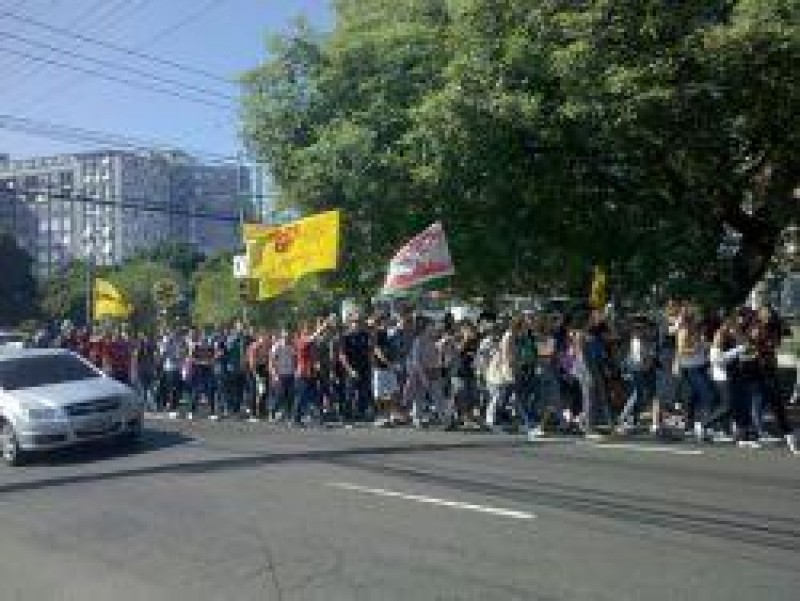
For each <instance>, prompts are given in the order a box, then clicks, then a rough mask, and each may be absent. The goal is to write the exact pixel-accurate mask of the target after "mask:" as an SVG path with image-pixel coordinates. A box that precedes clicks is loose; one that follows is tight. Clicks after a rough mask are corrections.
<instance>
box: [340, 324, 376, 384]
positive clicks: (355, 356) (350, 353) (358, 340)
mask: <svg viewBox="0 0 800 601" xmlns="http://www.w3.org/2000/svg"><path fill="white" fill-rule="evenodd" d="M369 351H370V344H369V334H367V333H366V332H362V331H359V332H350V333H348V334H345V335H344V336H343V337H342V352H343V353H344V356H345V357H347V362H348V363H349V364H350V367H352V368H353V369H354V370H356V371H357V372H358V373H359V374H365V373H369V366H370V356H369Z"/></svg>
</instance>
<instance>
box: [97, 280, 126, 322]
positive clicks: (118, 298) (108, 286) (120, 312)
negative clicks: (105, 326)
mask: <svg viewBox="0 0 800 601" xmlns="http://www.w3.org/2000/svg"><path fill="white" fill-rule="evenodd" d="M93 309H94V318H95V319H100V318H103V317H117V318H123V319H124V318H127V317H129V316H130V314H131V313H132V312H133V307H132V306H131V304H130V303H128V301H126V300H125V297H124V296H123V294H122V293H121V292H120V291H119V290H118V289H117V287H116V286H114V284H112V283H111V282H109V281H108V280H104V279H101V278H97V279H95V281H94V307H93Z"/></svg>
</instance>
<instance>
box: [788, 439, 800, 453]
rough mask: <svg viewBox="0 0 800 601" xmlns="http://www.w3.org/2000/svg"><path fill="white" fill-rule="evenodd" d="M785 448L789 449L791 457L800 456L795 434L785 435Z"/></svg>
mask: <svg viewBox="0 0 800 601" xmlns="http://www.w3.org/2000/svg"><path fill="white" fill-rule="evenodd" d="M786 446H787V447H789V452H790V453H791V454H792V455H800V451H798V449H797V435H795V434H787V435H786Z"/></svg>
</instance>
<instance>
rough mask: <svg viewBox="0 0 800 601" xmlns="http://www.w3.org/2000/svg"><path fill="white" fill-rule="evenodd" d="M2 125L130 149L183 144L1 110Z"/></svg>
mask: <svg viewBox="0 0 800 601" xmlns="http://www.w3.org/2000/svg"><path fill="white" fill-rule="evenodd" d="M0 129H5V130H8V131H15V132H19V133H24V134H28V135H33V136H38V137H43V138H47V139H50V140H55V141H58V142H66V143H71V144H74V143H90V144H99V145H107V146H109V147H116V148H121V149H127V150H153V149H156V150H164V151H169V150H173V151H175V150H180V149H181V145H180V144H174V143H169V144H165V143H164V142H157V141H153V140H146V139H143V138H136V137H132V136H127V135H120V134H113V133H108V132H102V131H96V130H90V129H85V128H80V127H75V126H70V125H63V124H58V123H52V122H47V121H38V120H35V119H29V118H27V117H19V116H15V115H6V114H2V113H0ZM185 152H186V153H187V154H190V155H193V156H199V157H206V158H211V159H213V160H215V161H217V162H219V163H232V162H235V161H237V157H233V156H227V155H222V154H218V153H214V152H210V151H202V150H193V149H187V150H185Z"/></svg>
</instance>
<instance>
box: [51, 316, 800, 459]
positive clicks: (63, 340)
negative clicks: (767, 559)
mask: <svg viewBox="0 0 800 601" xmlns="http://www.w3.org/2000/svg"><path fill="white" fill-rule="evenodd" d="M784 334H785V332H784V328H783V326H782V324H781V322H780V320H779V319H778V318H777V316H776V315H775V313H774V312H772V311H770V310H769V309H764V310H762V311H760V312H755V311H751V310H749V309H740V310H738V311H736V312H733V313H731V314H729V315H710V314H703V313H702V312H701V311H699V310H698V309H697V308H695V307H693V306H691V305H690V304H688V303H680V302H671V303H669V305H668V306H667V307H666V309H665V311H663V312H662V313H659V314H658V315H644V314H640V315H633V316H630V317H627V318H626V319H624V320H619V319H609V318H608V317H607V315H606V313H605V312H603V311H594V312H592V313H591V314H590V315H589V316H588V317H585V318H583V319H576V318H575V317H574V316H565V315H561V314H556V315H537V314H518V315H511V316H507V317H503V318H499V319H496V318H489V317H487V318H486V319H481V320H478V321H470V320H463V321H456V320H454V319H453V318H452V316H451V315H449V314H448V315H445V317H444V318H443V319H432V318H429V317H425V316H423V315H420V314H415V313H414V312H413V311H411V310H406V311H401V312H400V313H399V314H397V315H389V314H386V313H382V312H375V313H373V314H370V315H369V316H368V317H366V318H365V316H364V315H360V314H355V313H354V314H352V315H351V316H349V317H348V318H347V319H346V321H345V322H344V323H342V322H341V321H340V320H339V319H338V318H337V317H336V316H328V317H324V318H320V319H317V320H314V321H311V322H308V323H303V324H300V325H299V326H298V327H297V328H296V329H294V330H293V331H290V330H289V329H283V330H281V331H267V330H256V329H252V328H246V327H244V326H243V325H242V324H241V323H236V324H234V325H232V326H231V327H229V328H220V329H214V330H206V331H201V330H199V329H174V330H172V331H169V332H165V333H163V334H161V335H160V336H157V337H156V336H152V337H151V336H146V335H141V336H129V335H128V334H127V333H125V332H118V333H112V332H110V331H109V332H105V333H103V332H95V333H94V334H93V335H90V334H89V332H88V331H86V330H80V329H75V328H65V329H64V331H62V332H60V333H59V335H58V336H56V337H55V338H53V339H52V340H49V341H47V342H43V344H52V345H56V346H61V347H64V348H69V349H71V350H73V351H75V352H77V353H79V354H81V355H83V356H84V357H85V358H86V359H88V360H89V361H91V362H92V363H94V364H95V365H96V366H97V367H99V368H100V369H102V370H103V371H104V372H105V373H107V374H108V375H110V376H112V377H114V378H116V379H119V380H121V381H124V382H128V383H130V384H131V385H132V386H134V387H135V388H136V389H137V390H138V391H139V393H140V394H141V395H142V397H143V398H144V399H145V401H146V403H147V405H148V406H149V408H150V409H151V410H152V411H157V412H165V413H166V414H167V415H169V416H171V417H173V418H186V419H197V418H198V417H199V416H200V415H204V416H207V417H208V418H209V419H234V418H244V419H251V420H269V421H273V422H283V423H286V424H289V425H296V426H304V425H310V424H315V423H318V424H319V423H326V422H346V423H347V422H357V421H362V422H374V423H376V424H377V425H382V426H393V425H401V424H408V425H412V426H415V427H442V428H445V429H448V430H450V429H457V428H462V427H482V428H487V429H491V430H506V429H509V428H515V429H519V428H523V429H524V431H525V432H527V433H528V436H529V437H530V438H535V437H539V436H544V435H546V434H547V433H550V432H561V433H574V434H580V435H584V436H587V437H590V438H598V437H602V436H604V435H607V434H609V433H611V432H615V433H617V434H620V435H625V434H628V433H631V432H641V431H642V430H644V431H649V432H651V433H652V434H653V435H656V436H663V435H665V434H666V433H667V432H668V431H669V432H670V433H673V432H675V431H676V429H677V430H680V429H683V430H684V431H685V434H686V435H687V436H690V437H693V438H694V439H695V440H696V441H697V442H698V443H700V442H709V441H716V442H735V443H738V444H739V445H740V446H743V447H751V448H758V447H760V446H761V445H762V444H764V443H765V442H766V441H770V440H772V441H775V442H777V441H781V442H785V444H786V446H787V447H788V448H789V450H790V451H791V452H792V453H794V454H797V453H798V449H797V442H796V437H795V434H794V431H793V429H792V427H791V425H790V423H789V419H788V416H787V411H786V403H787V402H794V401H793V400H792V399H789V398H787V397H786V396H785V395H781V393H780V390H779V387H778V371H777V355H776V353H777V348H778V346H779V344H780V342H781V338H782V336H783V335H784ZM796 397H797V390H796V389H795V393H794V400H795V401H796ZM767 410H768V413H769V415H771V416H772V422H771V425H770V422H769V420H766V419H765V414H767ZM770 427H771V428H772V430H771V431H770Z"/></svg>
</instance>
